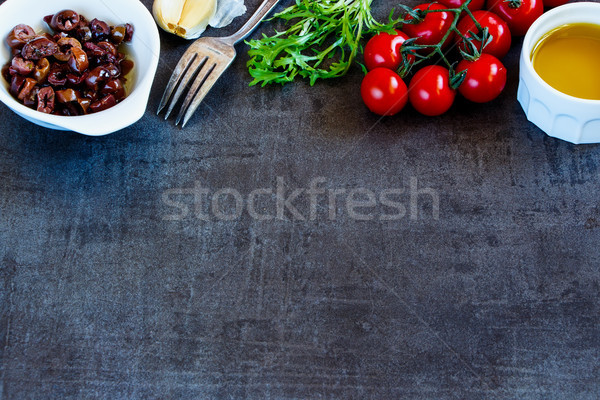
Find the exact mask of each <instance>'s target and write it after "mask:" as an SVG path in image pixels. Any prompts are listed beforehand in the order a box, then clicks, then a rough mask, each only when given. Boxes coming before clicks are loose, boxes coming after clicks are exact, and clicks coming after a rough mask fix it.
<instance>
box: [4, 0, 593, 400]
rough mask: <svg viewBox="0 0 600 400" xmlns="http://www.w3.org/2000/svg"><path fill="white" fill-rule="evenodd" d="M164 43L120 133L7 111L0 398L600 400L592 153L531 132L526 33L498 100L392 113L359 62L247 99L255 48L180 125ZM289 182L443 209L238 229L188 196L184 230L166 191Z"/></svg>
mask: <svg viewBox="0 0 600 400" xmlns="http://www.w3.org/2000/svg"><path fill="white" fill-rule="evenodd" d="M144 3H145V4H146V5H147V6H148V7H150V6H151V2H150V1H149V0H145V1H144ZM257 4H258V1H256V0H252V1H249V2H248V6H249V9H250V10H254V9H255V8H256V6H257ZM394 5H395V3H394V2H392V1H380V2H376V13H377V15H379V16H384V15H386V14H387V10H389V8H391V7H392V6H394ZM241 22H242V20H241V19H240V20H236V21H235V23H234V25H233V26H232V27H231V28H229V29H227V30H225V31H222V32H218V34H225V33H228V32H231V31H232V30H234V29H235V28H237V27H239V26H240V24H241ZM268 29H269V27H268V26H266V25H263V26H262V28H261V29H259V31H258V32H256V33H255V35H258V34H259V32H260V31H268ZM213 33H214V32H213ZM161 38H162V40H163V52H162V56H161V62H160V66H159V70H158V73H157V76H156V80H155V84H154V87H153V91H152V98H151V100H150V104H149V107H148V112H147V114H146V115H145V117H144V118H143V119H142V120H141V121H139V122H138V123H136V124H135V125H133V126H131V127H129V128H127V129H124V130H123V131H120V132H117V133H115V134H112V135H109V136H106V137H100V138H90V137H84V136H80V135H77V134H73V133H64V132H55V131H50V130H46V129H42V128H39V127H37V126H34V125H32V124H30V123H28V122H26V121H24V120H23V119H21V118H19V117H17V116H16V115H14V114H13V113H12V112H11V111H10V110H8V109H7V108H6V107H5V106H1V107H0V120H1V121H2V132H1V134H0V184H1V187H2V190H1V192H0V193H1V195H0V308H1V312H0V360H1V363H0V368H1V370H0V378H1V380H0V398H2V399H7V400H8V399H11V400H12V399H84V398H90V399H91V398H97V399H522V400H525V399H540V400H541V399H544V400H545V399H578V400H583V399H598V398H599V394H598V393H599V392H600V371H599V362H600V339H599V338H600V325H599V323H600V307H599V304H600V301H599V299H598V294H599V280H600V270H599V264H600V251H599V249H598V247H599V243H600V242H599V239H600V229H599V228H600V205H599V200H598V194H599V193H600V190H599V189H598V188H599V183H600V179H599V163H600V161H599V160H600V147H599V146H596V145H588V146H574V145H571V144H568V143H565V142H561V141H558V140H555V139H552V138H549V137H547V136H545V135H544V134H543V133H542V132H541V131H540V130H538V129H537V128H536V127H534V126H532V125H531V124H529V123H528V122H527V121H526V118H525V116H524V115H523V112H522V111H521V109H520V106H519V105H518V103H517V102H516V100H515V98H516V89H517V76H518V68H517V65H518V63H517V60H518V53H519V50H520V41H519V40H517V41H516V44H515V47H514V48H513V49H512V50H511V52H510V53H509V55H508V56H507V58H506V59H505V60H504V61H505V64H506V66H507V68H509V84H508V87H507V89H506V91H505V92H504V93H503V94H502V95H501V97H500V98H498V99H497V100H495V101H494V102H492V103H490V104H486V105H473V104H468V103H467V102H465V101H463V100H458V101H457V103H456V104H455V105H454V107H453V109H452V110H451V112H449V113H448V114H446V115H444V116H442V117H439V118H427V117H423V116H420V115H418V114H417V113H416V112H415V111H414V110H412V109H411V108H410V107H408V108H407V109H406V110H404V111H403V112H402V113H401V114H400V115H398V116H396V117H393V118H389V119H386V120H383V121H379V120H378V118H377V117H376V116H374V115H372V114H370V113H369V112H368V111H367V110H366V109H365V107H364V106H363V105H362V102H361V99H360V96H359V90H358V88H359V85H360V81H361V74H362V73H361V71H360V69H359V68H354V69H353V70H352V71H351V73H350V74H349V75H348V76H347V77H345V78H343V79H340V80H337V81H330V82H323V83H319V84H317V85H316V86H314V87H312V88H311V87H309V86H308V85H307V84H306V83H296V84H293V85H288V86H285V87H269V88H257V87H248V82H249V81H250V77H249V76H248V73H247V71H246V68H245V62H246V61H247V55H246V47H245V46H244V45H241V46H239V53H240V55H239V59H238V60H237V61H236V62H235V63H234V65H233V67H232V68H231V69H230V70H229V71H228V72H227V73H226V74H225V75H224V77H223V78H222V80H221V81H220V82H219V83H218V84H217V85H216V86H215V88H214V89H213V91H212V92H211V94H210V95H209V96H208V98H207V99H206V102H205V103H204V105H203V106H202V107H201V108H200V110H199V112H198V113H197V115H195V116H194V118H193V120H192V121H191V123H190V125H189V127H188V128H186V129H185V130H181V129H178V128H174V127H173V123H172V121H168V122H165V121H163V120H162V118H161V117H157V116H155V115H154V110H155V109H156V107H157V105H158V100H159V98H160V94H161V92H162V90H163V88H164V86H165V84H166V81H167V79H168V77H169V75H170V73H171V70H172V68H173V66H174V65H175V63H176V61H177V59H178V58H179V56H180V55H181V54H182V53H183V51H184V50H185V48H186V42H184V41H183V40H179V39H177V38H174V37H171V36H169V35H166V34H162V33H161ZM278 177H281V178H282V179H283V180H284V182H285V189H286V193H288V194H289V193H291V191H292V190H293V189H295V188H307V187H308V186H309V184H310V182H311V180H312V179H314V178H317V177H323V178H325V179H326V182H325V183H324V184H323V185H321V186H322V187H324V188H326V189H332V190H333V189H346V190H351V189H355V188H366V189H368V190H371V191H373V192H374V193H376V194H377V195H379V194H380V193H381V191H382V190H384V189H404V190H405V194H404V195H402V196H400V201H401V202H403V204H404V205H405V206H406V207H407V208H408V209H409V208H410V207H409V202H410V199H409V194H408V193H409V191H410V182H411V178H412V179H413V180H414V179H416V180H417V181H418V185H419V188H420V189H424V188H429V189H430V192H433V193H434V194H437V195H438V196H439V218H436V216H435V214H434V212H433V211H434V205H435V204H434V202H433V201H432V197H431V196H429V195H423V194H422V195H420V197H419V198H418V200H419V202H418V207H417V211H418V215H417V217H416V218H411V217H410V213H409V214H407V215H406V216H405V217H404V218H401V219H400V220H396V221H384V220H381V219H380V218H379V217H377V218H374V219H373V220H369V221H357V220H354V219H352V218H351V217H350V215H349V213H348V212H347V210H344V208H343V206H340V207H339V209H338V210H337V211H338V213H337V215H336V219H335V220H333V219H330V218H329V217H328V207H327V204H328V203H327V199H326V198H325V197H319V202H318V207H317V209H316V211H317V214H316V218H314V219H313V220H310V218H309V219H307V220H305V221H302V220H299V219H296V218H294V217H293V215H291V214H290V213H289V212H287V211H286V214H285V216H284V218H283V219H274V220H270V221H259V220H256V219H253V218H251V217H250V216H249V214H248V212H247V211H244V212H243V213H242V215H241V216H240V217H239V218H237V219H235V220H232V221H224V220H220V219H219V218H217V217H216V216H215V215H214V214H210V211H211V210H210V208H209V206H210V204H208V203H205V204H204V205H202V206H198V210H195V209H194V204H195V203H194V197H193V196H190V195H187V194H183V195H181V196H179V197H177V196H175V197H174V198H175V199H176V201H177V202H178V203H179V204H186V205H187V207H189V209H190V212H189V213H188V215H187V216H185V218H182V219H180V220H172V218H170V217H172V216H173V215H174V214H176V213H177V212H180V210H178V209H177V208H174V207H171V206H170V205H169V204H168V203H166V202H165V201H164V198H163V196H167V197H169V196H170V195H171V194H173V193H175V191H176V190H178V189H183V190H184V192H185V190H189V189H191V188H194V186H195V185H196V186H199V187H203V188H207V189H208V190H210V192H211V193H212V194H214V193H215V192H216V191H218V190H219V189H222V188H231V189H235V190H237V191H238V192H239V193H240V194H241V195H242V196H243V197H244V201H246V199H247V197H248V196H249V194H250V193H251V192H252V191H253V190H255V189H259V188H273V189H275V188H276V186H277V180H278ZM165 193H166V195H165ZM169 198H170V199H171V200H173V198H171V197H169ZM223 200H225V201H224V204H221V206H220V207H221V208H220V209H221V210H222V211H223V212H231V210H232V209H234V207H233V204H232V203H231V202H229V203H228V201H229V200H231V198H229V199H223ZM308 203H309V201H308V197H307V196H306V195H303V196H300V197H299V198H298V200H297V201H296V202H295V203H294V204H295V205H296V206H297V208H298V210H299V212H301V213H302V214H303V215H305V216H307V215H309V204H308ZM274 204H275V199H274V198H273V196H270V197H269V196H261V197H260V198H259V203H258V205H257V209H258V210H260V211H264V212H271V213H274V211H273V210H274V209H275V206H274ZM194 211H206V212H208V213H209V214H210V218H209V219H208V220H206V221H205V220H202V219H200V218H198V217H197V216H196V215H195V213H194ZM371 211H372V212H373V213H374V215H375V216H380V215H383V214H385V213H388V212H390V210H389V209H388V208H386V207H385V206H384V205H382V204H378V205H377V206H376V207H374V208H372V209H371ZM407 211H410V210H407Z"/></svg>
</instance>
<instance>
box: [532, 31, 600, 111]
mask: <svg viewBox="0 0 600 400" xmlns="http://www.w3.org/2000/svg"><path fill="white" fill-rule="evenodd" d="M531 59H532V63H533V68H534V69H535V71H536V72H537V74H538V75H539V76H540V77H541V78H542V79H543V80H544V81H546V83H548V84H549V85H550V86H552V87H553V88H555V89H557V90H559V91H561V92H563V93H565V94H568V95H570V96H574V97H579V98H582V99H592V100H600V25H596V24H588V23H575V24H566V25H562V26H559V27H558V28H555V29H553V30H551V31H550V32H548V33H547V34H546V35H544V36H543V37H542V38H541V39H540V40H539V41H538V42H537V44H536V45H535V48H534V50H533V53H532V57H531Z"/></svg>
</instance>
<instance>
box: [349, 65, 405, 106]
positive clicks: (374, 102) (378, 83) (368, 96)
mask: <svg viewBox="0 0 600 400" xmlns="http://www.w3.org/2000/svg"><path fill="white" fill-rule="evenodd" d="M406 92H407V89H406V84H405V83H404V81H403V80H402V78H400V75H398V74H397V73H395V72H394V71H392V70H391V69H387V68H375V69H374V70H372V71H369V73H367V75H366V76H365V78H364V79H363V81H362V84H361V86H360V93H361V95H362V99H363V101H364V103H365V105H366V106H367V107H368V108H369V110H371V111H372V112H374V113H375V114H378V115H394V114H396V113H398V112H399V111H400V110H402V109H403V108H404V106H405V105H406V102H407V101H408V98H407V94H406Z"/></svg>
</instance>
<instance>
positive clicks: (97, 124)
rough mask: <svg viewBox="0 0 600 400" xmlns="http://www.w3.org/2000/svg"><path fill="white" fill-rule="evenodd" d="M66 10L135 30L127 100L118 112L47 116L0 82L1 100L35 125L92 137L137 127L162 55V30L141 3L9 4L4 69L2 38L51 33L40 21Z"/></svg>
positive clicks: (2, 23) (2, 21)
mask: <svg viewBox="0 0 600 400" xmlns="http://www.w3.org/2000/svg"><path fill="white" fill-rule="evenodd" d="M64 9H71V10H74V11H76V12H78V13H80V14H82V15H84V16H85V17H86V18H88V19H93V18H98V19H101V20H104V21H106V22H107V23H108V24H109V25H120V24H125V23H130V24H132V25H133V27H134V30H135V32H134V35H133V40H132V41H131V42H130V43H127V44H126V46H127V53H128V54H129V57H130V58H131V59H132V60H133V61H134V63H135V67H134V70H133V72H132V73H131V75H129V76H128V79H130V81H129V82H128V85H130V86H129V87H130V89H129V94H128V96H127V97H126V98H125V99H124V100H123V101H121V102H120V103H119V104H117V105H115V106H114V107H112V108H109V109H107V110H104V111H101V112H98V113H95V114H89V115H81V116H73V117H67V116H60V115H49V114H44V113H42V112H39V111H36V110H33V109H31V108H29V107H26V106H24V105H23V104H21V103H19V102H18V101H17V100H15V99H14V98H13V97H12V95H11V94H10V93H9V92H8V87H9V83H7V82H6V81H5V80H4V78H0V80H1V81H2V84H1V85H0V101H2V102H3V103H4V104H6V106H7V107H9V108H10V109H11V110H13V111H14V112H15V113H17V114H19V115H20V116H21V117H23V118H25V119H27V120H28V121H31V122H33V123H34V124H37V125H41V126H43V127H46V128H51V129H57V130H69V131H75V132H79V133H81V134H84V135H90V136H101V135H106V134H109V133H112V132H116V131H118V130H120V129H123V128H125V127H127V126H129V125H131V124H133V123H135V122H137V121H138V120H139V119H140V118H141V117H142V116H143V115H144V112H145V111H146V106H147V104H148V98H149V96H150V88H151V86H152V81H153V80H154V75H155V74H156V68H157V66H158V58H159V54H160V37H159V34H158V29H157V27H156V24H155V22H154V19H153V18H152V15H151V14H150V12H149V11H148V9H147V8H146V7H145V6H144V5H143V4H142V3H141V2H140V1H139V0H102V1H97V0H94V1H81V0H52V1H41V0H7V1H6V2H4V3H2V5H0V27H1V28H0V36H1V38H2V41H1V43H0V47H1V50H0V65H4V64H6V62H8V61H9V60H10V59H11V53H10V49H9V48H8V46H7V45H6V43H5V40H4V39H5V38H6V36H7V35H8V33H9V32H10V31H11V30H12V28H13V27H14V26H15V25H17V24H20V23H23V24H27V25H30V26H31V27H32V28H34V29H35V30H36V32H40V31H48V29H49V28H48V27H47V26H46V24H45V23H44V22H43V21H42V18H43V17H44V16H46V15H50V14H54V13H56V12H58V11H61V10H64Z"/></svg>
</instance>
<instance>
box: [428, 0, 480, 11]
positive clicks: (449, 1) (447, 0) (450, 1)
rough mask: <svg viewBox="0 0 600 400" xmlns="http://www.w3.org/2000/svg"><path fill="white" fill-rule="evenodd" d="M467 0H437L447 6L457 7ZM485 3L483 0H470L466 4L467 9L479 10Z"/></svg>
mask: <svg viewBox="0 0 600 400" xmlns="http://www.w3.org/2000/svg"><path fill="white" fill-rule="evenodd" d="M466 1H467V0H439V2H440V3H441V4H443V5H445V6H446V7H447V8H458V7H460V6H462V5H463V3H465V2H466ZM484 5H485V0H471V2H470V3H469V5H468V6H467V7H468V8H469V10H471V11H475V10H481V9H482V8H483V6H484Z"/></svg>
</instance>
